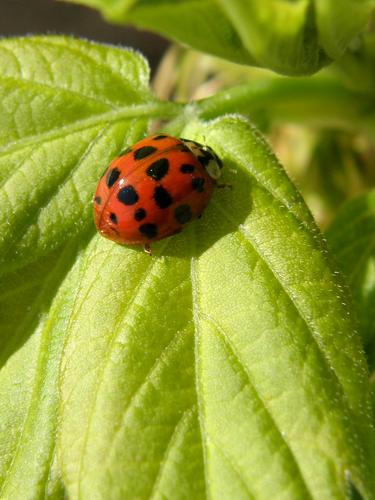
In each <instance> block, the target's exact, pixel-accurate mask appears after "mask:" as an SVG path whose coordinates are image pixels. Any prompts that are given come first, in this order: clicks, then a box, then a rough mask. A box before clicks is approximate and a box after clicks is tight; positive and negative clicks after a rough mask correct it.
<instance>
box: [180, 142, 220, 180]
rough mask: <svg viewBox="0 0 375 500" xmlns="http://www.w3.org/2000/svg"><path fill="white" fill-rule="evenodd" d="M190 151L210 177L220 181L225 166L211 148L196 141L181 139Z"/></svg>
mask: <svg viewBox="0 0 375 500" xmlns="http://www.w3.org/2000/svg"><path fill="white" fill-rule="evenodd" d="M181 140H182V141H183V142H184V144H185V145H186V146H187V147H188V148H189V149H190V151H191V152H192V153H193V154H194V156H196V158H197V160H198V161H199V162H200V164H201V165H202V166H203V167H204V169H205V170H206V172H207V173H208V175H209V176H210V177H212V178H213V179H215V180H218V179H219V178H220V176H221V169H222V168H223V164H222V162H221V160H220V158H219V157H218V156H217V154H216V153H215V152H214V151H213V150H212V149H211V148H210V147H209V146H203V145H202V144H199V143H198V142H195V141H189V140H188V139H181Z"/></svg>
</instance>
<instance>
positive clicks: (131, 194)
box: [117, 186, 139, 205]
mask: <svg viewBox="0 0 375 500" xmlns="http://www.w3.org/2000/svg"><path fill="white" fill-rule="evenodd" d="M117 198H118V199H119V200H120V201H121V203H123V204H124V205H134V203H137V201H138V199H139V196H138V193H137V191H136V190H135V189H134V188H133V186H125V187H124V188H122V189H120V191H119V192H118V194H117Z"/></svg>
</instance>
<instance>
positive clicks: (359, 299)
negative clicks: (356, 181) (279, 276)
mask: <svg viewBox="0 0 375 500" xmlns="http://www.w3.org/2000/svg"><path fill="white" fill-rule="evenodd" d="M326 235H327V239H328V243H329V246H330V248H331V250H332V252H333V253H334V255H335V256H336V258H337V260H338V262H339V264H340V266H341V268H342V270H343V272H344V273H345V275H346V277H347V279H348V283H349V285H350V289H351V291H352V293H353V299H354V303H355V305H356V308H357V314H358V318H359V326H360V332H361V335H362V337H363V340H364V343H365V345H366V346H367V351H368V354H369V361H370V368H371V370H374V368H375V191H371V192H369V193H367V194H365V195H362V196H359V197H357V198H355V199H353V200H351V201H349V202H348V203H346V204H345V205H344V206H343V208H342V209H341V210H340V212H339V214H338V215H337V217H336V219H335V220H334V221H333V223H332V224H331V226H330V227H329V229H328V230H327V233H326Z"/></svg>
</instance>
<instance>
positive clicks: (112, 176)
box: [107, 168, 120, 188]
mask: <svg viewBox="0 0 375 500" xmlns="http://www.w3.org/2000/svg"><path fill="white" fill-rule="evenodd" d="M119 177H120V170H119V169H118V168H112V170H110V171H109V172H108V174H107V186H108V187H109V188H110V187H112V186H113V184H114V183H115V182H116V181H117V179H118V178H119Z"/></svg>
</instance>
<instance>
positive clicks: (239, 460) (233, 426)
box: [0, 37, 374, 499]
mask: <svg viewBox="0 0 375 500" xmlns="http://www.w3.org/2000/svg"><path fill="white" fill-rule="evenodd" d="M0 67H1V68H2V74H5V73H6V72H8V73H7V76H4V78H3V79H2V80H1V81H0V90H1V92H2V93H3V100H2V101H1V106H2V113H1V114H0V130H1V134H2V135H1V140H2V143H1V147H2V153H1V154H2V155H3V156H1V164H0V167H1V173H2V175H3V182H4V184H3V186H2V188H1V189H0V195H1V196H3V197H4V214H5V215H4V220H3V222H2V223H1V224H2V225H1V235H2V241H1V247H0V248H1V254H0V255H1V258H2V260H1V261H0V271H1V278H0V280H1V297H0V315H1V324H2V329H1V336H0V338H1V369H0V447H1V448H0V488H1V497H2V498H44V497H46V496H50V497H53V498H64V497H69V498H73V499H74V498H78V497H81V498H104V499H106V498H111V499H112V498H128V497H129V498H149V497H154V498H183V497H185V498H186V497H189V498H199V497H202V498H207V497H212V498H223V497H224V498H249V497H254V498H259V499H262V498H265V499H268V498H274V497H277V498H288V499H289V498H296V499H299V498H305V497H313V498H319V499H320V498H345V497H346V496H347V492H348V487H349V481H351V482H353V483H354V484H355V486H356V487H357V489H358V490H359V491H360V492H361V493H362V494H363V496H364V497H365V498H371V497H372V496H373V495H372V492H373V491H374V485H373V479H372V478H373V463H374V462H373V449H374V447H373V443H374V434H373V430H372V428H371V426H370V413H369V399H368V383H367V373H366V368H365V363H364V359H363V356H362V353H361V349H360V345H359V339H358V337H357V336H356V335H354V334H353V331H354V325H353V322H352V317H351V311H350V308H349V307H348V305H347V304H348V300H347V297H346V295H345V291H343V290H342V288H340V284H341V282H340V279H339V277H337V276H336V275H335V274H334V272H333V269H332V267H331V264H330V262H329V256H328V254H327V251H326V248H325V245H324V243H323V242H322V238H321V236H320V234H319V232H318V230H317V229H316V227H315V224H314V222H313V220H312V218H311V215H310V214H309V212H308V210H307V208H306V206H305V204H304V203H303V201H302V199H301V198H300V196H299V194H298V193H297V191H296V190H295V188H294V187H293V185H292V184H291V182H290V181H289V179H288V178H287V176H286V175H285V173H284V171H283V170H282V168H281V167H280V166H279V164H278V163H277V161H276V159H275V157H274V156H273V155H272V154H271V152H270V150H269V147H268V146H267V145H266V143H265V142H264V140H263V139H262V138H261V137H260V136H259V134H258V133H257V132H256V130H254V129H253V127H252V126H251V125H250V124H249V122H248V121H247V120H245V119H244V118H241V117H239V116H236V115H233V116H227V117H219V118H217V119H216V120H212V121H209V122H199V121H196V120H195V119H194V116H193V115H192V114H193V113H194V109H193V108H191V107H189V113H190V114H187V115H186V116H188V117H189V122H190V123H189V125H188V126H186V127H185V129H184V130H183V133H184V135H185V136H186V137H191V138H193V139H197V140H200V141H204V142H207V143H208V144H210V145H211V146H212V147H213V148H214V149H215V150H216V151H217V152H218V154H219V155H220V156H221V157H222V159H223V161H224V163H225V169H224V170H225V174H224V180H225V181H226V182H230V183H231V185H232V189H223V190H219V189H217V190H216V193H215V195H214V197H213V200H212V202H211V203H210V205H209V207H208V209H207V211H206V212H205V214H204V216H203V218H202V219H201V220H199V221H197V222H194V223H193V224H192V225H191V226H190V227H189V228H187V229H186V230H185V231H184V232H183V233H182V234H181V235H178V236H175V237H172V238H170V239H167V240H164V241H162V242H160V243H158V244H156V245H155V246H154V249H153V250H154V255H153V256H152V257H151V258H150V257H149V256H148V255H146V254H144V253H143V252H142V251H141V249H137V248H127V247H121V246H119V245H116V244H114V243H112V242H110V241H107V240H104V239H102V238H101V237H100V236H99V235H97V234H94V229H93V223H92V220H91V216H90V212H91V202H90V199H91V197H92V193H93V191H94V189H95V182H96V180H97V178H98V177H99V176H100V173H101V171H102V170H103V167H104V166H105V165H106V164H107V163H108V161H109V159H110V158H111V157H112V156H113V155H114V154H116V152H117V151H118V150H119V148H121V147H123V146H124V145H125V144H127V143H128V142H130V141H135V140H136V139H137V138H139V137H140V136H141V135H142V134H143V132H144V130H145V128H146V125H147V120H146V119H147V118H148V117H149V116H151V117H152V116H154V117H158V118H161V119H162V118H168V117H169V116H171V115H176V114H177V113H178V110H179V107H178V106H173V105H170V104H167V103H158V102H155V101H154V100H153V98H152V97H151V96H150V94H149V93H148V90H147V81H146V80H147V70H146V69H145V65H144V62H143V60H142V59H141V58H140V57H139V56H138V55H136V54H133V53H129V52H127V51H122V50H119V49H115V48H112V47H103V46H98V45H94V44H89V43H87V42H80V41H77V40H72V39H69V38H55V37H52V38H48V37H46V38H33V39H26V40H13V41H12V40H7V41H2V42H1V43H0ZM11 71H13V73H11ZM112 80H113V81H112ZM11 82H12V85H11V84H10V83H11ZM111 82H112V83H111ZM116 85H118V86H119V87H116ZM116 89H117V90H116ZM105 105H108V106H109V107H110V109H107V108H105ZM12 120H13V122H12ZM6 157H7V158H8V162H6V161H5V158H6ZM17 159H18V162H17V163H16V161H17ZM42 160H43V161H42Z"/></svg>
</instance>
